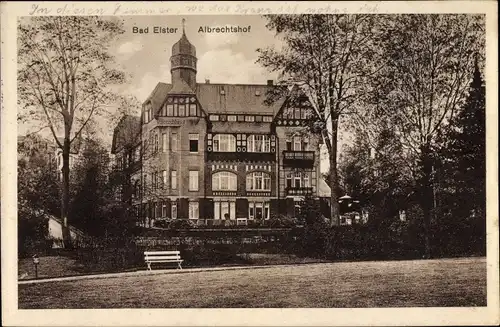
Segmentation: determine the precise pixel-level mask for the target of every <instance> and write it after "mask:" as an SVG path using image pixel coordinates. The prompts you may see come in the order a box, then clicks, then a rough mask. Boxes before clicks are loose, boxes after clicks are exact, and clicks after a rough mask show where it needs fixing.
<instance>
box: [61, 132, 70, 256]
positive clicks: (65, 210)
mask: <svg viewBox="0 0 500 327" xmlns="http://www.w3.org/2000/svg"><path fill="white" fill-rule="evenodd" d="M69 153H70V140H69V136H68V137H65V138H64V143H63V152H62V157H63V167H62V196H61V218H62V220H63V227H62V230H63V243H64V247H69V246H70V244H71V234H70V232H69V227H68V215H69Z"/></svg>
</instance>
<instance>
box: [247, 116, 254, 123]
mask: <svg viewBox="0 0 500 327" xmlns="http://www.w3.org/2000/svg"><path fill="white" fill-rule="evenodd" d="M245 121H247V122H253V121H255V117H254V116H245Z"/></svg>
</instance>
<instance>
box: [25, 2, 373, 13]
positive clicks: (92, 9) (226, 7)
mask: <svg viewBox="0 0 500 327" xmlns="http://www.w3.org/2000/svg"><path fill="white" fill-rule="evenodd" d="M349 12H350V13H356V12H359V13H377V12H379V2H375V1H374V2H372V3H364V4H363V3H360V4H359V5H356V3H350V7H349V8H347V7H338V5H334V4H333V3H332V4H329V3H320V5H316V6H312V5H308V4H307V2H303V3H300V4H297V3H293V4H283V5H269V6H266V5H265V4H259V5H255V4H254V3H252V2H250V3H235V4H231V3H220V4H203V3H200V4H182V5H179V4H176V5H175V6H173V5H171V6H168V5H165V6H164V7H162V6H158V5H157V3H144V4H140V5H139V4H137V3H130V4H129V3H126V2H124V3H117V4H114V5H105V4H103V5H102V6H99V5H98V4H95V3H92V4H86V3H84V2H83V3H71V4H59V3H50V4H43V3H40V4H32V5H31V7H30V8H29V12H28V14H29V15H30V16H53V15H97V16H109V15H162V14H170V15H173V14H174V15H175V14H196V13H200V14H202V13H204V14H207V13H210V14H234V15H245V14H246V15H263V14H299V13H303V14H343V13H349Z"/></svg>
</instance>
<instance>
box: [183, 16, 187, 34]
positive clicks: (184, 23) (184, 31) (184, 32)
mask: <svg viewBox="0 0 500 327" xmlns="http://www.w3.org/2000/svg"><path fill="white" fill-rule="evenodd" d="M185 25H186V20H185V19H184V18H183V19H182V34H186V30H185Z"/></svg>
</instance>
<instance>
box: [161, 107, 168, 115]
mask: <svg viewBox="0 0 500 327" xmlns="http://www.w3.org/2000/svg"><path fill="white" fill-rule="evenodd" d="M161 115H162V116H163V117H165V116H166V115H167V105H164V106H163V107H161Z"/></svg>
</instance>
